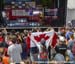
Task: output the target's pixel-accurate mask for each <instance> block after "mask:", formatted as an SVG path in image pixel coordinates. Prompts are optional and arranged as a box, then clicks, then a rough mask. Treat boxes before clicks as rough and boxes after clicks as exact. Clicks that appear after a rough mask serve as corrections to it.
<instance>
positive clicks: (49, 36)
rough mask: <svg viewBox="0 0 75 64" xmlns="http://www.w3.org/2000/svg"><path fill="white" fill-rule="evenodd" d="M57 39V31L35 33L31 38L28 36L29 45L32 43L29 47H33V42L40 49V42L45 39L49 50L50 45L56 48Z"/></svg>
mask: <svg viewBox="0 0 75 64" xmlns="http://www.w3.org/2000/svg"><path fill="white" fill-rule="evenodd" d="M57 38H58V37H57V34H56V33H55V31H47V32H34V33H31V34H30V36H28V38H27V41H28V42H27V43H28V44H29V43H30V44H29V45H28V47H29V46H30V45H32V42H33V43H35V45H36V46H38V47H39V45H40V43H41V42H40V41H41V39H44V40H45V44H46V47H47V48H48V46H49V45H51V46H52V47H55V46H56V43H57Z"/></svg>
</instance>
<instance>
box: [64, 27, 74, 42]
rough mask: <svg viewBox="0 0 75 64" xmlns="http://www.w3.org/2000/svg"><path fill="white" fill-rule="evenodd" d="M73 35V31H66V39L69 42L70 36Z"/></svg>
mask: <svg viewBox="0 0 75 64" xmlns="http://www.w3.org/2000/svg"><path fill="white" fill-rule="evenodd" d="M72 34H73V32H72V30H71V29H69V28H67V29H66V34H65V37H66V39H67V41H68V40H69V39H70V36H71V35H72Z"/></svg>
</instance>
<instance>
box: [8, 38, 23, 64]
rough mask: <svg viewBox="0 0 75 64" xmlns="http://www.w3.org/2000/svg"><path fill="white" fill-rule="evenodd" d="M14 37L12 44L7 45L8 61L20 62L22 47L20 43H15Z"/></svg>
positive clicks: (17, 63) (18, 63)
mask: <svg viewBox="0 0 75 64" xmlns="http://www.w3.org/2000/svg"><path fill="white" fill-rule="evenodd" d="M16 40H17V39H16V37H13V39H12V42H13V44H12V45H10V46H9V47H8V55H9V58H10V62H13V63H16V64H20V62H21V61H22V59H21V53H22V47H21V45H20V44H17V43H16V42H17V41H16Z"/></svg>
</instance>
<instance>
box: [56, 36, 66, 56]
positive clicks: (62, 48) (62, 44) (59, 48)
mask: <svg viewBox="0 0 75 64" xmlns="http://www.w3.org/2000/svg"><path fill="white" fill-rule="evenodd" d="M55 50H56V52H57V53H60V54H62V55H64V57H65V53H66V51H67V45H66V42H65V38H64V37H62V36H60V37H59V44H58V45H57V46H56V47H55Z"/></svg>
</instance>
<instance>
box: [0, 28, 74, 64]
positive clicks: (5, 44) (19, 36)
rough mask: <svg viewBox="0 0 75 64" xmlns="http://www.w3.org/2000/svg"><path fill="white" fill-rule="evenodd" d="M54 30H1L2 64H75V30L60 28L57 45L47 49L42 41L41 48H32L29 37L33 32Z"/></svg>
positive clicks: (0, 58) (0, 49)
mask: <svg viewBox="0 0 75 64" xmlns="http://www.w3.org/2000/svg"><path fill="white" fill-rule="evenodd" d="M50 30H54V28H47V29H45V30H42V28H40V29H39V28H34V29H31V30H24V31H23V32H22V31H19V30H18V31H15V30H12V31H9V32H8V31H7V30H6V29H2V30H0V64H10V63H13V64H14V63H15V64H20V63H21V64H41V63H42V64H49V63H51V64H54V63H55V64H64V63H65V64H75V29H74V28H58V31H55V32H56V34H57V44H56V46H55V47H52V46H51V45H50V44H49V47H48V48H46V45H45V40H44V39H41V47H40V50H39V49H38V47H37V46H35V45H36V44H33V43H32V44H33V45H32V46H31V43H30V42H29V39H30V38H29V35H30V34H31V33H33V32H44V31H46V32H47V31H50ZM39 56H40V58H39Z"/></svg>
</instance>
